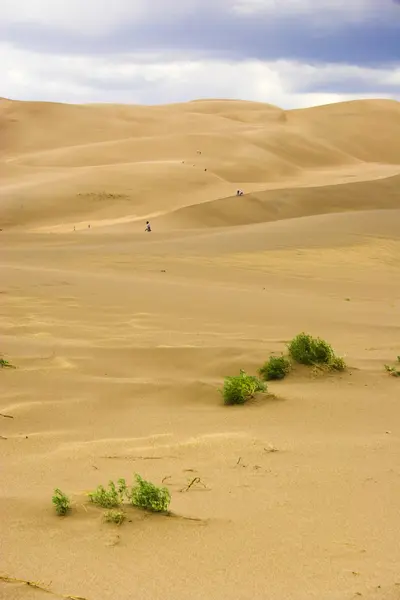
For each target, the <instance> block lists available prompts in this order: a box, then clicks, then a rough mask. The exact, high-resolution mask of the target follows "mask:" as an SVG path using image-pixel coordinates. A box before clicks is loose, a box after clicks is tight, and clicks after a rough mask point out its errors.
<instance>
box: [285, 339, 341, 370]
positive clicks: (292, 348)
mask: <svg viewBox="0 0 400 600" xmlns="http://www.w3.org/2000/svg"><path fill="white" fill-rule="evenodd" d="M288 349H289V354H290V356H291V357H292V358H293V360H295V361H296V362H298V363H299V364H302V365H310V366H323V367H328V368H330V369H335V370H337V371H343V370H344V369H345V368H346V363H345V361H344V359H343V358H341V357H339V356H336V355H335V352H334V350H333V348H332V346H331V345H330V344H328V342H326V341H325V340H322V339H321V338H314V337H312V336H311V335H309V334H308V333H304V332H302V333H299V334H298V335H296V337H294V338H293V339H292V340H291V342H289V344H288Z"/></svg>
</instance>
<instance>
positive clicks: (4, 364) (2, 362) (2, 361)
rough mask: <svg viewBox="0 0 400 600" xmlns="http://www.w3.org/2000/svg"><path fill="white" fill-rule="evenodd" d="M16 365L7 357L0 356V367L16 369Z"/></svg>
mask: <svg viewBox="0 0 400 600" xmlns="http://www.w3.org/2000/svg"><path fill="white" fill-rule="evenodd" d="M15 368H16V367H15V366H14V365H12V364H11V363H10V362H8V360H6V359H5V358H0V369H15Z"/></svg>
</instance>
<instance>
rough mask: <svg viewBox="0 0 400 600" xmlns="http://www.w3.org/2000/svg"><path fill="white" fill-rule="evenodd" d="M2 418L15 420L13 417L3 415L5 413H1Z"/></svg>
mask: <svg viewBox="0 0 400 600" xmlns="http://www.w3.org/2000/svg"><path fill="white" fill-rule="evenodd" d="M0 417H4V418H5V419H13V418H14V417H13V416H12V415H3V413H0Z"/></svg>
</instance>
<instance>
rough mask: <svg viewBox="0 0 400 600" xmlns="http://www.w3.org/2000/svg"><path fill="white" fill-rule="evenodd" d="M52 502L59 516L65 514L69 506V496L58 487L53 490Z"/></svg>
mask: <svg viewBox="0 0 400 600" xmlns="http://www.w3.org/2000/svg"><path fill="white" fill-rule="evenodd" d="M52 502H53V504H54V506H55V509H56V513H57V514H58V515H59V516H60V517H63V516H64V515H66V514H67V512H68V511H69V510H70V508H71V507H70V500H69V498H68V497H67V496H66V495H65V494H64V493H63V492H62V491H61V490H60V489H58V488H57V489H56V490H54V494H53V498H52Z"/></svg>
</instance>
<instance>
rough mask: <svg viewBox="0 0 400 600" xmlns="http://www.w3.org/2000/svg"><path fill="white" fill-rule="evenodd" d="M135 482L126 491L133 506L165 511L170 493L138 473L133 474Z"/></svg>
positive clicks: (169, 499)
mask: <svg viewBox="0 0 400 600" xmlns="http://www.w3.org/2000/svg"><path fill="white" fill-rule="evenodd" d="M135 479H136V484H134V485H133V486H132V488H131V490H129V491H128V494H127V495H128V497H129V500H130V502H131V503H132V504H133V506H137V507H139V508H143V509H144V510H150V511H152V512H167V511H168V507H169V504H170V502H171V494H170V493H169V490H168V489H167V488H165V487H157V486H156V485H154V483H151V482H150V481H146V480H145V479H143V478H142V477H141V476H140V475H137V474H136V475H135Z"/></svg>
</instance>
